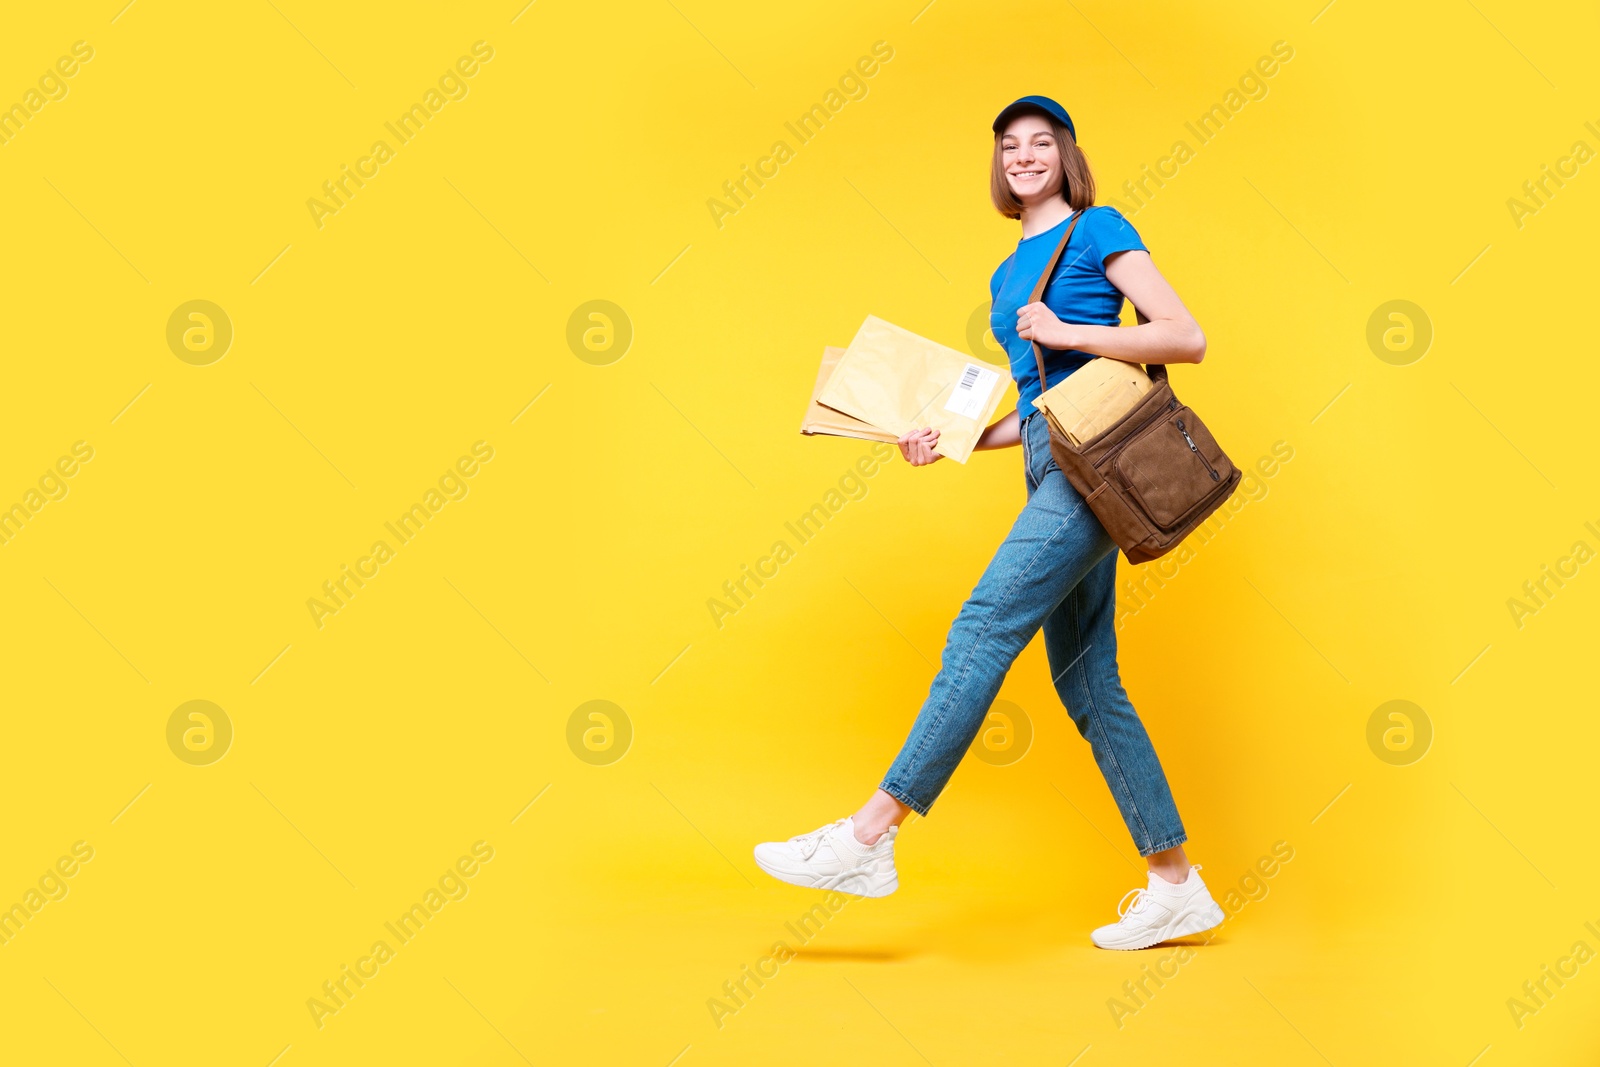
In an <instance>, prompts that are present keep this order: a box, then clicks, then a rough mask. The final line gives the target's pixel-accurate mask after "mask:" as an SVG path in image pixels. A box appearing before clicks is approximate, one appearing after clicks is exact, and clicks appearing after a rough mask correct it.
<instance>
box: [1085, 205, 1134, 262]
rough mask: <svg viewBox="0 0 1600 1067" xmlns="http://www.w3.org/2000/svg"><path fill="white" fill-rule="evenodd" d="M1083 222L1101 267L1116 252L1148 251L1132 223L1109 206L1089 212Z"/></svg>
mask: <svg viewBox="0 0 1600 1067" xmlns="http://www.w3.org/2000/svg"><path fill="white" fill-rule="evenodd" d="M1083 221H1084V223H1085V224H1087V226H1088V229H1089V237H1090V239H1091V240H1092V241H1093V242H1094V250H1095V254H1096V255H1097V256H1098V257H1099V259H1100V265H1101V266H1102V267H1103V266H1105V262H1106V259H1107V258H1109V257H1111V256H1114V255H1116V254H1117V253H1118V252H1146V251H1149V250H1148V249H1147V248H1145V246H1144V242H1143V241H1142V240H1140V239H1139V231H1138V230H1135V229H1134V228H1133V223H1131V222H1129V221H1128V220H1127V219H1125V218H1123V217H1122V212H1120V211H1118V210H1117V209H1116V208H1114V207H1111V206H1110V205H1109V204H1108V205H1106V206H1104V207H1097V208H1094V209H1093V210H1091V211H1089V212H1088V213H1087V214H1086V215H1085V216H1084V219H1083Z"/></svg>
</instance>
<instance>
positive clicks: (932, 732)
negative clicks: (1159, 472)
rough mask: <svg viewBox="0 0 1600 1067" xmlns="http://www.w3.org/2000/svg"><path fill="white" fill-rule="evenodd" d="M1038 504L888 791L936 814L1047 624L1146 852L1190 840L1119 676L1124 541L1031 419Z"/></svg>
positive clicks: (979, 605)
mask: <svg viewBox="0 0 1600 1067" xmlns="http://www.w3.org/2000/svg"><path fill="white" fill-rule="evenodd" d="M1022 454H1023V465H1024V468H1025V471H1024V473H1025V474H1026V476H1027V486H1028V502H1027V504H1026V505H1025V506H1024V507H1023V509H1022V514H1021V515H1019V516H1018V517H1017V521H1016V522H1015V523H1014V524H1013V525H1012V527H1011V532H1010V533H1009V534H1007V535H1006V539H1005V541H1004V542H1002V543H1001V545H1000V548H999V550H998V551H997V552H996V553H995V555H994V559H993V561H991V562H990V564H989V566H988V569H987V570H985V571H984V572H983V577H982V578H980V579H978V584H977V586H976V588H974V589H973V590H972V595H971V596H970V597H968V598H967V602H966V603H965V604H963V605H961V612H960V614H959V615H957V616H956V621H955V623H954V624H952V625H951V627H950V636H949V638H948V639H947V640H946V641H945V646H944V659H943V665H942V666H941V667H940V669H939V673H938V675H937V676H936V677H935V678H934V680H933V685H932V687H931V688H930V689H929V690H928V699H927V702H926V703H924V704H923V705H922V711H921V713H920V714H918V716H917V721H916V722H915V723H914V724H913V725H912V727H911V734H910V736H909V737H907V738H906V742H905V745H904V746H903V747H902V748H901V749H900V755H899V756H897V757H895V761H894V764H893V765H892V766H891V767H890V768H889V772H888V774H886V775H885V776H884V779H883V783H882V785H881V786H880V787H879V788H881V789H882V790H883V791H884V792H885V793H888V794H889V795H890V796H892V797H894V798H895V799H897V800H899V801H900V802H901V803H903V804H907V805H909V806H910V807H911V808H912V810H914V811H916V812H918V813H919V814H923V815H926V814H927V812H928V808H929V806H930V805H932V804H933V802H934V800H935V798H937V797H938V795H939V793H940V792H941V791H943V789H944V787H945V783H946V782H948V781H949V780H950V775H951V774H952V773H954V772H955V769H956V764H958V763H960V762H961V757H962V756H963V755H964V754H965V753H966V751H967V749H968V747H970V746H971V744H972V740H973V738H974V737H976V736H977V733H978V729H979V727H981V726H982V725H983V721H984V719H985V717H986V716H987V715H988V712H989V705H990V704H992V703H993V702H994V699H995V697H996V695H998V694H999V692H1000V683H1001V682H1002V681H1004V680H1005V676H1006V672H1007V671H1008V670H1010V669H1011V664H1012V662H1013V661H1014V660H1015V659H1016V658H1017V656H1018V655H1020V654H1021V652H1022V650H1023V648H1025V647H1026V646H1027V644H1028V642H1029V641H1031V640H1033V635H1034V634H1035V633H1037V632H1038V630H1039V628H1040V627H1041V626H1042V627H1043V628H1044V647H1045V653H1046V655H1047V656H1048V658H1049V661H1050V673H1051V675H1052V676H1053V679H1054V682H1055V687H1056V692H1057V693H1058V694H1059V695H1060V697H1061V702H1062V703H1063V704H1064V705H1066V708H1067V712H1068V714H1070V715H1071V716H1072V722H1073V725H1075V726H1077V728H1078V732H1079V733H1080V734H1082V735H1083V737H1084V739H1085V740H1086V741H1088V742H1089V748H1090V751H1092V752H1093V753H1094V759H1095V762H1096V763H1097V764H1099V766H1100V773H1101V774H1102V775H1104V776H1105V780H1106V785H1108V786H1109V787H1110V788H1111V795H1112V796H1113V797H1114V798H1115V799H1116V802H1117V807H1118V808H1119V809H1120V810H1121V812H1122V819H1123V821H1124V822H1125V823H1127V825H1128V833H1130V834H1132V835H1133V842H1134V844H1135V845H1136V846H1137V847H1138V849H1139V854H1140V855H1141V856H1148V855H1150V854H1151V853H1152V852H1160V851H1162V850H1163V849H1168V848H1173V847H1175V846H1177V845H1181V844H1182V843H1183V842H1184V840H1185V839H1186V838H1187V836H1188V835H1186V834H1185V833H1184V830H1183V823H1182V821H1180V820H1179V818H1178V809H1177V806H1176V805H1175V804H1174V803H1173V801H1172V790H1171V789H1169V788H1168V786H1167V778H1166V775H1165V774H1164V773H1162V770H1161V761H1160V760H1159V759H1157V758H1156V752H1155V749H1154V748H1153V747H1152V746H1151V744H1150V735H1149V734H1147V733H1145V729H1144V724H1143V723H1141V722H1140V721H1139V715H1138V713H1137V712H1135V711H1134V710H1133V705H1132V704H1131V703H1129V702H1128V694H1127V693H1126V692H1124V691H1123V688H1122V681H1121V679H1120V677H1119V676H1118V674H1117V633H1116V628H1115V619H1116V599H1117V594H1116V579H1117V551H1116V545H1115V544H1113V543H1112V541H1111V538H1110V536H1109V535H1107V533H1106V532H1105V529H1104V528H1103V527H1102V526H1101V525H1100V521H1099V520H1098V519H1096V518H1095V515H1094V512H1092V511H1090V510H1089V508H1088V506H1087V505H1086V504H1084V502H1083V498H1082V497H1081V496H1079V495H1078V492H1077V490H1075V489H1073V488H1072V485H1071V483H1069V482H1068V481H1067V477H1066V475H1064V474H1062V473H1061V468H1060V467H1058V466H1056V462H1055V460H1054V459H1053V458H1052V457H1051V455H1050V441H1049V430H1048V428H1047V426H1046V424H1045V418H1044V416H1043V415H1041V414H1038V413H1037V412H1035V413H1034V414H1032V415H1030V416H1029V417H1028V418H1027V419H1025V420H1023V423H1022Z"/></svg>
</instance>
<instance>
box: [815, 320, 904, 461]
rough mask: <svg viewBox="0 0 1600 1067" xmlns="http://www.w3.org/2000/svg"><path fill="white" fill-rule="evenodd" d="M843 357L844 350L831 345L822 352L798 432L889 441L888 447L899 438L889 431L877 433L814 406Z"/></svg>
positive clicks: (834, 412)
mask: <svg viewBox="0 0 1600 1067" xmlns="http://www.w3.org/2000/svg"><path fill="white" fill-rule="evenodd" d="M842 355H844V349H842V348H834V347H833V346H832V345H829V346H828V347H826V348H824V349H823V350H822V366H821V367H820V368H818V370H817V384H816V388H814V389H812V390H811V403H810V404H809V405H807V406H806V414H805V418H803V419H801V420H800V432H801V433H803V434H818V433H821V434H828V435H829V436H832V437H856V438H860V439H861V440H863V441H888V442H890V443H891V444H892V443H894V442H895V441H896V440H898V438H897V437H896V436H895V435H894V434H892V433H890V432H889V431H888V430H880V429H878V428H877V427H876V426H872V425H869V424H867V423H865V422H862V421H861V420H860V419H852V418H851V417H850V416H849V415H846V414H844V413H843V412H841V411H835V410H833V409H832V408H830V407H824V406H823V405H821V404H819V403H817V397H818V396H819V395H820V394H821V393H822V387H823V386H825V385H827V384H828V379H829V378H831V377H833V368H834V367H836V366H838V365H839V357H840V356H842Z"/></svg>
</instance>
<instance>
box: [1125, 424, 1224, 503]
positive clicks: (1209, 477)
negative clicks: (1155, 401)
mask: <svg viewBox="0 0 1600 1067" xmlns="http://www.w3.org/2000/svg"><path fill="white" fill-rule="evenodd" d="M1114 466H1115V469H1116V472H1117V474H1118V475H1119V476H1120V477H1121V479H1122V483H1123V484H1124V485H1126V486H1127V487H1128V490H1129V492H1130V493H1131V495H1132V496H1133V497H1134V499H1136V500H1137V501H1138V502H1139V506H1140V507H1142V508H1143V509H1144V510H1145V513H1146V514H1148V515H1149V516H1150V520H1151V521H1152V522H1153V523H1155V524H1156V525H1157V526H1159V527H1161V528H1162V529H1171V528H1173V527H1175V526H1178V525H1181V524H1182V523H1183V521H1184V520H1185V519H1186V518H1188V517H1189V516H1190V515H1191V514H1193V513H1194V512H1195V511H1196V510H1197V509H1199V508H1201V507H1204V506H1205V505H1206V504H1207V503H1210V502H1211V501H1212V500H1213V499H1215V498H1216V497H1217V496H1218V495H1220V494H1223V493H1231V492H1232V488H1233V486H1232V483H1233V463H1232V461H1231V460H1229V459H1228V456H1227V454H1226V453H1225V452H1223V451H1222V448H1221V446H1219V445H1218V444H1217V441H1216V438H1214V437H1212V436H1211V431H1209V430H1207V429H1206V427H1205V424H1204V423H1202V422H1201V421H1200V419H1199V418H1198V417H1197V416H1196V415H1195V413H1194V412H1193V411H1192V410H1190V409H1189V408H1188V407H1178V408H1176V409H1174V410H1172V411H1171V412H1170V413H1169V414H1168V415H1167V416H1166V417H1165V418H1163V419H1161V420H1160V421H1159V422H1157V423H1156V424H1155V425H1154V426H1151V427H1150V428H1149V429H1147V430H1145V431H1144V432H1143V433H1141V434H1140V435H1139V436H1138V437H1136V438H1134V439H1133V440H1132V441H1129V442H1128V443H1127V444H1126V445H1124V446H1123V447H1122V449H1121V450H1120V451H1119V452H1118V454H1117V458H1116V461H1115V464H1114Z"/></svg>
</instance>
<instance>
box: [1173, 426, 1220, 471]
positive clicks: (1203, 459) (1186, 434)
mask: <svg viewBox="0 0 1600 1067" xmlns="http://www.w3.org/2000/svg"><path fill="white" fill-rule="evenodd" d="M1177 426H1178V432H1179V433H1181V434H1183V439H1184V440H1185V441H1187V442H1188V444H1189V451H1190V452H1193V453H1194V454H1195V455H1197V456H1199V457H1200V462H1201V463H1204V464H1205V465H1206V473H1208V474H1210V475H1211V480H1212V481H1214V482H1220V481H1221V480H1222V475H1220V474H1218V473H1217V470H1216V468H1215V467H1213V466H1212V465H1211V461H1210V460H1209V459H1207V458H1206V457H1205V454H1204V453H1202V452H1201V451H1200V448H1199V446H1198V445H1196V444H1195V443H1194V438H1192V437H1190V436H1189V431H1188V430H1187V429H1185V428H1184V425H1183V420H1182V419H1179V420H1178V423H1177Z"/></svg>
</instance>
